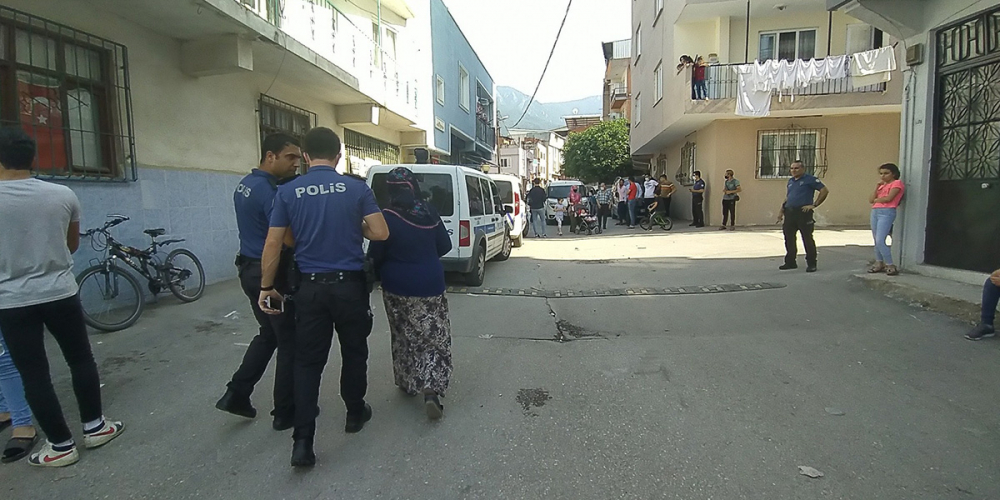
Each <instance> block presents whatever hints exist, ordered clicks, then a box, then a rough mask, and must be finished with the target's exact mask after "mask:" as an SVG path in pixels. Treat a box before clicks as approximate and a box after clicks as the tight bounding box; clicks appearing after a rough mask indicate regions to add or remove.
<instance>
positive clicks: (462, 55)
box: [431, 0, 495, 151]
mask: <svg viewBox="0 0 1000 500" xmlns="http://www.w3.org/2000/svg"><path fill="white" fill-rule="evenodd" d="M483 23H484V27H483V28H484V29H486V25H487V22H486V20H483ZM467 28H472V27H467ZM431 47H432V60H433V64H434V76H433V80H432V81H433V82H434V85H433V86H432V87H431V88H432V89H434V92H433V93H432V98H433V99H434V116H435V117H437V118H440V119H441V120H444V122H445V130H444V132H442V131H440V130H438V129H437V128H435V129H434V145H435V146H437V147H438V148H439V149H444V150H447V151H450V150H451V133H450V129H449V127H448V125H453V126H455V127H457V128H459V129H461V130H462V132H465V133H466V134H467V135H468V136H469V137H472V138H473V139H475V137H476V87H477V85H476V80H477V79H478V80H479V82H480V83H481V84H482V85H483V87H485V88H486V91H487V92H489V93H490V94H491V95H492V93H493V78H492V77H491V76H490V74H489V73H488V72H487V71H486V67H485V66H483V63H482V61H480V60H479V56H478V55H476V51H475V50H473V49H472V46H471V45H470V44H469V41H468V40H467V39H466V38H465V35H464V34H462V30H461V29H460V28H459V27H458V24H457V23H456V22H455V19H454V18H453V17H452V16H451V13H450V12H448V8H447V7H446V6H445V5H444V1H443V0H431ZM459 63H461V64H462V66H464V67H465V69H466V71H468V72H469V87H470V88H469V96H470V97H469V111H466V110H465V109H463V108H462V107H461V106H460V105H459V95H460V94H459V87H460V83H459V82H460V80H459V70H458V64H459ZM438 76H440V77H442V78H443V79H444V82H445V84H444V88H445V104H444V106H442V105H441V103H439V102H438V101H437V77H438ZM494 101H495V96H494Z"/></svg>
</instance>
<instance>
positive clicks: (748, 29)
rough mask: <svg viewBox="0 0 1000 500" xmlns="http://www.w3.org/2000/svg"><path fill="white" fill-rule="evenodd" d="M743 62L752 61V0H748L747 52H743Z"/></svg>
mask: <svg viewBox="0 0 1000 500" xmlns="http://www.w3.org/2000/svg"><path fill="white" fill-rule="evenodd" d="M743 62H744V63H749V62H750V0H747V40H746V52H744V53H743Z"/></svg>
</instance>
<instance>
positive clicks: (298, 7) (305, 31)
mask: <svg viewBox="0 0 1000 500" xmlns="http://www.w3.org/2000/svg"><path fill="white" fill-rule="evenodd" d="M233 1H234V2H235V3H237V4H239V5H241V6H243V7H244V8H246V9H247V10H248V11H250V12H252V13H253V14H256V15H257V16H258V17H260V18H261V19H263V20H265V21H267V22H268V23H270V24H272V25H273V26H275V27H277V28H278V29H280V30H281V31H282V32H284V33H285V34H287V35H288V36H290V37H292V38H294V39H295V40H296V41H298V42H299V43H301V44H303V45H305V46H306V47H308V48H309V49H310V50H312V51H313V52H315V53H317V54H319V55H320V56H322V57H323V58H325V59H327V60H328V61H330V62H332V63H333V64H335V65H336V66H338V67H339V68H341V69H343V70H344V71H346V72H348V73H350V74H351V75H352V76H354V77H356V78H357V79H358V88H359V90H360V91H361V92H362V93H364V94H366V95H367V96H369V97H371V98H372V99H373V100H375V101H378V102H379V103H380V104H383V105H384V106H385V107H386V108H387V109H388V110H390V111H392V112H394V113H397V114H399V115H401V116H403V117H405V118H407V119H410V120H412V121H416V118H417V116H418V106H417V89H418V88H419V81H418V78H417V77H416V73H414V72H411V71H409V68H406V67H405V66H404V65H402V64H399V62H398V61H397V60H396V59H395V54H394V53H392V52H389V51H387V50H385V48H384V47H381V46H379V44H378V43H377V42H376V41H375V40H373V39H372V33H371V32H370V30H369V31H365V30H363V29H361V28H360V27H358V26H357V25H355V24H354V22H353V21H352V20H351V18H350V17H349V16H347V15H345V14H344V13H342V12H340V11H339V10H338V9H337V8H336V7H335V6H334V5H333V3H332V2H331V1H330V0H233ZM394 50H395V48H394V47H393V51H394Z"/></svg>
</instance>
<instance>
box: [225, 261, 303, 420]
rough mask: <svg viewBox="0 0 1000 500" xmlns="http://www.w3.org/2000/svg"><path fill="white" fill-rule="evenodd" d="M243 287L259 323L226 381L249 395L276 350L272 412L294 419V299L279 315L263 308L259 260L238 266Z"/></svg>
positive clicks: (239, 391)
mask: <svg viewBox="0 0 1000 500" xmlns="http://www.w3.org/2000/svg"><path fill="white" fill-rule="evenodd" d="M239 273H240V274H239V276H240V286H241V287H242V288H243V293H244V294H246V296H247V298H248V299H250V307H251V308H252V309H253V316H254V318H255V319H256V320H257V324H258V325H260V330H258V332H257V335H256V336H255V337H254V338H253V340H251V341H250V346H249V347H247V352H246V354H244V355H243V362H242V363H241V364H240V367H239V368H238V369H237V370H236V373H234V374H233V379H232V380H231V381H230V382H229V384H227V386H228V387H229V389H231V390H233V392H236V393H237V394H239V395H241V396H246V397H250V395H251V394H253V388H254V386H255V385H257V382H260V379H261V377H263V376H264V372H265V371H266V370H267V365H268V363H270V362H271V357H272V356H274V351H275V350H277V351H278V360H277V362H276V363H275V367H274V410H273V411H271V415H274V416H276V417H282V418H291V417H292V416H293V415H295V396H294V389H293V387H294V386H293V383H292V381H293V380H294V378H293V372H292V363H293V361H294V360H295V302H294V301H291V300H289V301H286V302H285V312H284V314H280V315H278V316H272V315H270V314H266V313H265V312H264V311H261V310H260V306H258V305H257V300H258V299H259V298H260V261H249V262H246V263H244V264H243V265H241V266H240V268H239Z"/></svg>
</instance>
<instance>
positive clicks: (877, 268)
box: [868, 264, 885, 274]
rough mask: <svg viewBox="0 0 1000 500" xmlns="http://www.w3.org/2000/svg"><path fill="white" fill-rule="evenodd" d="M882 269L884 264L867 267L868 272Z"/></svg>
mask: <svg viewBox="0 0 1000 500" xmlns="http://www.w3.org/2000/svg"><path fill="white" fill-rule="evenodd" d="M882 271H885V264H876V265H874V266H872V267H869V268H868V273H869V274H875V273H881V272H882Z"/></svg>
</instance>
